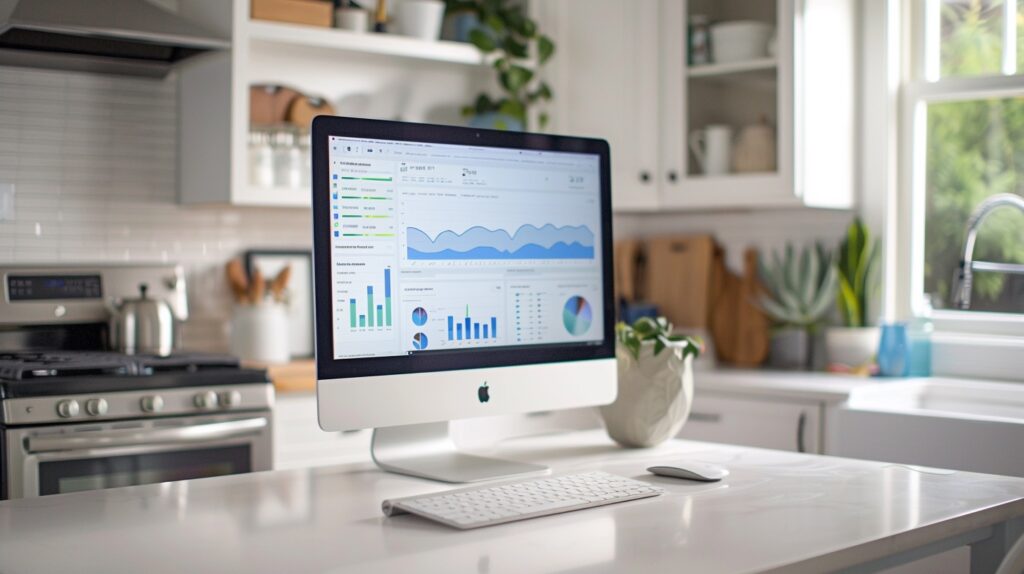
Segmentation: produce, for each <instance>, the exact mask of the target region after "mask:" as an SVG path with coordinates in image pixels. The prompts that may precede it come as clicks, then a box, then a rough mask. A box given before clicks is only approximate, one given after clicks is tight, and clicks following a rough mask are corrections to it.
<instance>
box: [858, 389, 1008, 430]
mask: <svg viewBox="0 0 1024 574" xmlns="http://www.w3.org/2000/svg"><path fill="white" fill-rule="evenodd" d="M847 404H848V406H849V407H850V408H854V409H866V410H878V411H887V412H905V413H908V414H928V415H934V416H943V417H958V418H963V417H969V418H978V419H998V420H1007V421H1008V422H1018V423H1024V384H1020V383H988V382H981V381H965V380H960V379H941V378H930V379H914V380H908V381H901V382H896V383H880V384H878V385H871V386H867V387H861V388H858V389H854V390H853V392H852V393H851V394H850V399H849V402H848V403H847Z"/></svg>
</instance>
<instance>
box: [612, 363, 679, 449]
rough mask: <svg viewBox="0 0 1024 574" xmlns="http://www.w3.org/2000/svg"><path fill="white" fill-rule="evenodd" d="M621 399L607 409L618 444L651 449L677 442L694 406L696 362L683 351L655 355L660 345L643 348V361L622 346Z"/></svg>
mask: <svg viewBox="0 0 1024 574" xmlns="http://www.w3.org/2000/svg"><path fill="white" fill-rule="evenodd" d="M615 354H616V357H617V358H618V361H619V396H618V398H617V399H616V400H615V402H614V403H612V404H610V405H608V406H605V407H601V416H602V417H603V418H604V424H605V428H606V429H607V431H608V435H609V436H610V437H612V440H614V441H615V442H617V443H619V444H620V445H622V446H625V447H631V448H638V447H651V446H656V445H658V444H661V443H663V442H665V441H666V440H668V439H670V438H672V437H674V436H675V435H676V434H678V433H679V430H680V429H681V428H683V424H684V423H685V422H686V419H687V418H688V417H689V416H690V407H691V406H692V404H693V357H692V356H687V357H686V358H683V347H682V346H679V347H669V348H666V349H665V350H663V351H662V352H661V353H659V354H658V355H655V354H654V343H645V344H644V345H643V346H642V347H641V348H640V353H639V359H635V358H633V355H632V354H630V353H629V351H627V350H626V349H625V348H624V347H622V346H621V345H619V346H618V347H617V348H616V351H615Z"/></svg>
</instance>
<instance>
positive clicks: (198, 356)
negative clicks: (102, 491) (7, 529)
mask: <svg viewBox="0 0 1024 574" xmlns="http://www.w3.org/2000/svg"><path fill="white" fill-rule="evenodd" d="M81 277H89V278H90V280H89V281H88V289H85V290H82V289H79V288H77V287H71V288H70V290H69V289H61V288H59V286H60V285H61V284H62V283H61V281H62V278H66V279H67V281H65V282H64V284H66V285H71V286H74V285H76V281H75V280H73V278H81ZM33 278H38V281H39V282H44V281H45V282H46V284H47V285H48V286H49V287H48V288H47V289H46V290H44V291H43V293H42V295H43V296H33V297H30V298H25V297H23V296H21V295H22V294H23V293H24V291H25V288H26V285H31V284H32V283H33V281H35V279H33ZM0 279H2V281H3V287H2V289H3V294H4V297H3V298H2V299H0V499H7V498H21V497H28V496H40V495H48V494H58V493H65V492H73V491H78V490H90V489H96V488H110V487H116V486H130V485H136V484H148V483H153V482H164V481H168V480H183V479H189V478H201V477H208V476H220V475H227V474H237V473H241V472H250V471H258V470H268V469H270V468H271V464H272V462H271V455H272V452H271V443H272V440H271V430H272V428H271V427H272V415H271V407H272V405H273V401H274V392H273V387H272V385H271V384H270V382H269V380H268V379H267V376H266V373H265V372H264V371H262V370H255V369H245V368H242V367H240V365H239V363H238V360H237V359H235V358H233V357H230V356H225V355H215V354H205V353H191V352H180V351H178V352H174V353H172V354H171V355H169V356H164V357H160V356H150V355H125V354H122V353H116V352H112V351H108V350H107V345H109V341H110V338H109V329H108V321H107V320H108V312H107V309H108V308H110V306H111V305H112V304H116V302H117V300H118V299H119V298H122V297H130V296H132V295H133V294H134V293H136V292H137V289H138V284H139V283H149V284H152V285H161V286H163V287H164V290H165V292H164V293H162V294H161V295H160V296H162V297H165V298H166V300H168V301H170V302H172V308H173V309H174V314H175V316H176V318H177V319H178V320H183V319H184V318H185V317H186V315H187V311H186V309H187V307H186V306H185V298H184V293H185V287H184V279H183V277H182V273H181V269H180V268H177V267H175V266H144V267H129V266H116V267H111V266H94V267H93V266H90V267H81V266H78V267H53V266H48V267H27V266H19V267H7V268H0ZM78 284H80V281H79V282H78ZM54 286H57V287H58V288H53V287H54ZM15 288H17V289H19V290H20V291H19V292H18V293H12V292H13V291H14V290H15ZM12 294H13V295H14V296H13V297H12Z"/></svg>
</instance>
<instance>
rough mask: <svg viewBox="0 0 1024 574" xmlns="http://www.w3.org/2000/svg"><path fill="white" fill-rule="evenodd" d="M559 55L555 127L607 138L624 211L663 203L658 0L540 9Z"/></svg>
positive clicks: (584, 1) (570, 1)
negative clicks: (660, 188) (660, 196)
mask: <svg viewBox="0 0 1024 574" xmlns="http://www.w3.org/2000/svg"><path fill="white" fill-rule="evenodd" d="M535 9H536V10H537V11H538V17H539V19H540V20H541V22H542V24H541V26H542V27H543V28H545V29H549V30H551V34H552V35H553V36H554V37H555V42H556V44H557V53H556V54H557V55H556V56H555V57H554V58H553V59H552V60H551V64H550V69H549V70H548V76H549V77H550V80H549V81H550V82H553V84H554V85H556V86H557V88H556V90H555V100H554V105H553V128H554V131H556V132H559V133H569V134H574V135H584V136H590V137H598V138H602V139H606V140H608V143H609V144H610V145H611V149H612V191H613V196H612V200H613V203H614V206H615V208H616V209H618V210H647V209H653V208H655V207H657V205H658V181H657V179H658V174H659V171H660V166H659V165H658V163H659V157H658V139H657V137H656V134H657V133H658V122H659V113H658V107H657V98H658V93H657V89H656V86H657V84H658V77H659V69H658V60H657V58H653V57H652V55H654V54H657V52H658V49H659V46H658V34H656V33H654V32H653V31H655V30H657V29H658V17H659V0H631V1H629V2H623V1H621V0H555V1H553V2H540V3H537V4H535Z"/></svg>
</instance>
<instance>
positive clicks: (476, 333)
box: [473, 323, 480, 339]
mask: <svg viewBox="0 0 1024 574" xmlns="http://www.w3.org/2000/svg"><path fill="white" fill-rule="evenodd" d="M473 338H474V339H479V338H480V323H473Z"/></svg>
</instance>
